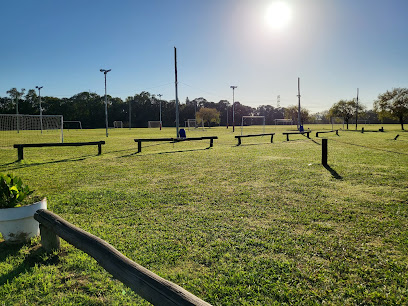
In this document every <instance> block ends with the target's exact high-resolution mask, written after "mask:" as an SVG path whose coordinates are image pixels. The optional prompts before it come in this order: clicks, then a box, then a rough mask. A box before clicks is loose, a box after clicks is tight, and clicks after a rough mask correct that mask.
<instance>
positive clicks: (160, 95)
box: [158, 94, 162, 131]
mask: <svg viewBox="0 0 408 306" xmlns="http://www.w3.org/2000/svg"><path fill="white" fill-rule="evenodd" d="M158 96H159V109H160V119H159V120H160V131H161V129H162V119H161V118H162V117H161V97H162V94H158Z"/></svg>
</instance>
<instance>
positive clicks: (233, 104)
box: [230, 86, 238, 132]
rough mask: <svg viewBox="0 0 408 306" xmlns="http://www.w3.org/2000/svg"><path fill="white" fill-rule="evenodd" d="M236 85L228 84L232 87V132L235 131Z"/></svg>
mask: <svg viewBox="0 0 408 306" xmlns="http://www.w3.org/2000/svg"><path fill="white" fill-rule="evenodd" d="M237 87H238V86H230V88H232V132H235V96H234V93H235V92H234V91H235V88H237Z"/></svg>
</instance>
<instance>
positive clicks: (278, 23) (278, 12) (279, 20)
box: [265, 1, 292, 30]
mask: <svg viewBox="0 0 408 306" xmlns="http://www.w3.org/2000/svg"><path fill="white" fill-rule="evenodd" d="M291 19H292V11H291V8H290V7H289V6H288V5H287V4H286V3H285V2H281V1H277V2H273V3H271V4H270V5H269V7H268V8H267V10H266V12H265V21H266V23H267V24H268V26H269V27H271V28H272V29H277V30H279V29H282V28H285V27H286V26H287V25H288V24H289V22H290V21H291Z"/></svg>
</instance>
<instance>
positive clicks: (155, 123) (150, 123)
mask: <svg viewBox="0 0 408 306" xmlns="http://www.w3.org/2000/svg"><path fill="white" fill-rule="evenodd" d="M161 126H162V122H161V121H147V127H148V128H160V127H161Z"/></svg>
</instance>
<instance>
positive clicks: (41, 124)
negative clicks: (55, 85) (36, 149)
mask: <svg viewBox="0 0 408 306" xmlns="http://www.w3.org/2000/svg"><path fill="white" fill-rule="evenodd" d="M35 88H37V89H38V97H39V98H40V126H41V134H42V132H43V120H42V107H41V88H43V86H35Z"/></svg>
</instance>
